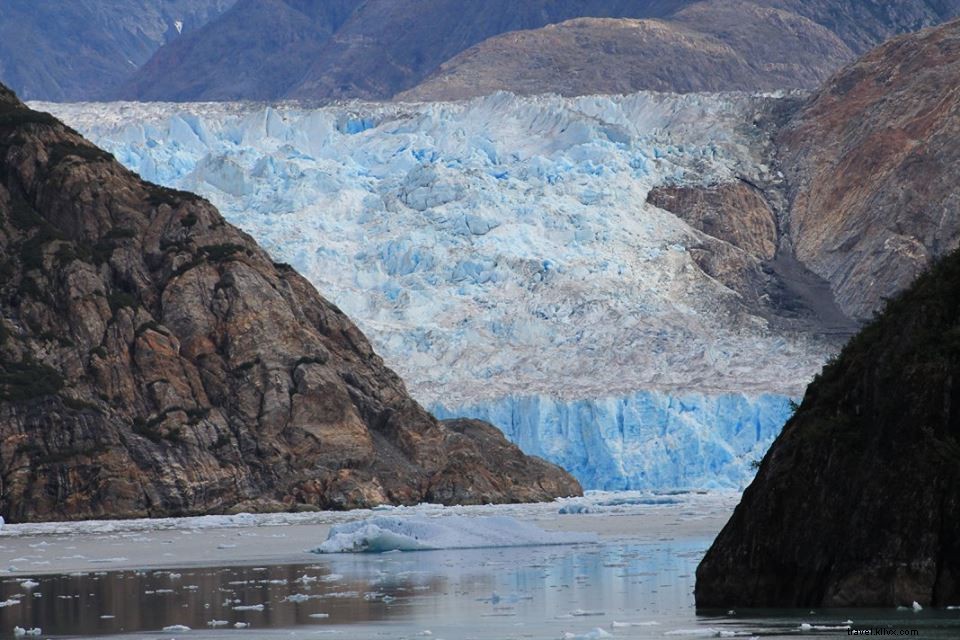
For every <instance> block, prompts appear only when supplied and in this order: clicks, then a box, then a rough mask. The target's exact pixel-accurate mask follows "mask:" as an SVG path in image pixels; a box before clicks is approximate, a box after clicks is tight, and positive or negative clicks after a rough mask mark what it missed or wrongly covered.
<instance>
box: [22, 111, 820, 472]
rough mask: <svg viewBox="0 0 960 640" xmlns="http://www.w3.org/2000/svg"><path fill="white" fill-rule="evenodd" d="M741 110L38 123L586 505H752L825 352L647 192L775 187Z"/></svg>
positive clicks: (237, 115) (137, 116)
mask: <svg viewBox="0 0 960 640" xmlns="http://www.w3.org/2000/svg"><path fill="white" fill-rule="evenodd" d="M765 99H770V98H758V97H751V96H746V95H739V94H725V95H696V94H688V95H682V96H671V95H661V94H650V93H639V94H634V95H630V96H625V97H611V96H603V97H583V98H574V99H565V98H560V97H556V96H541V97H529V98H519V97H515V96H513V95H510V94H495V95H493V96H489V97H486V98H481V99H476V100H473V101H469V102H464V103H424V104H400V103H398V104H368V103H345V104H336V105H331V106H324V107H318V108H310V107H306V106H303V105H297V104H282V105H274V106H264V105H254V104H230V103H217V104H212V103H199V104H149V103H147V104H142V103H108V104H70V105H64V104H37V105H34V106H35V107H36V108H40V109H43V110H47V111H51V112H53V113H54V114H55V115H57V116H58V117H60V118H62V119H63V120H64V121H66V122H67V123H68V124H71V125H72V126H74V127H76V128H77V129H79V130H80V131H81V132H82V133H84V134H85V135H87V136H88V137H90V138H91V139H92V140H93V141H94V142H95V143H96V144H98V145H100V146H101V147H103V148H105V149H107V150H109V151H111V152H112V153H114V154H115V155H116V157H117V159H118V160H119V161H120V162H122V163H123V164H125V165H126V166H127V167H129V168H130V169H133V170H135V171H137V172H139V173H141V174H142V175H143V176H144V177H145V178H147V179H149V180H153V181H156V182H158V183H161V184H164V185H168V186H173V187H177V188H181V189H187V190H191V191H196V192H198V193H201V194H203V195H204V196H206V197H208V198H209V199H210V200H211V201H212V202H213V203H214V204H216V205H217V206H218V207H219V208H220V210H221V211H222V212H223V213H224V215H225V216H226V217H227V218H228V219H229V220H230V221H231V222H233V223H234V224H237V225H238V226H240V227H241V228H243V229H244V230H246V231H247V232H249V233H250V234H252V235H253V236H254V237H255V238H256V239H257V240H258V241H259V242H260V243H261V244H262V245H263V246H265V247H266V248H267V249H268V250H269V251H270V252H271V253H272V254H273V256H274V258H275V259H276V260H278V261H284V262H288V263H290V264H292V265H293V266H294V267H295V268H297V269H298V270H299V271H301V272H302V273H303V274H304V275H306V276H307V277H308V278H310V279H311V280H312V281H313V283H314V284H315V285H316V286H317V287H318V288H319V289H320V290H321V291H323V292H324V293H325V294H326V295H327V296H328V297H330V298H331V299H332V300H333V301H334V302H335V303H336V304H337V305H338V306H340V307H341V308H342V309H343V310H344V311H345V312H346V313H347V314H348V315H350V316H351V317H352V318H354V319H356V320H357V322H358V324H359V325H360V326H361V328H362V329H363V330H364V331H365V332H366V333H367V335H369V336H370V338H371V339H372V341H373V342H374V344H375V346H376V348H377V349H378V351H379V352H380V353H382V354H383V356H384V357H385V359H386V360H387V363H388V364H389V365H390V366H391V367H393V368H395V369H396V370H397V371H398V372H399V373H400V374H401V375H402V376H403V377H404V379H405V380H406V381H407V384H408V386H409V387H410V389H411V391H412V393H413V394H414V396H415V397H417V398H418V399H419V400H420V401H421V402H423V403H424V404H425V405H427V406H431V407H434V408H436V409H437V410H438V412H439V413H441V414H444V415H450V414H453V413H465V414H468V415H471V416H482V417H484V418H486V419H488V420H490V421H491V422H493V423H494V424H496V425H497V426H499V427H500V428H502V429H503V430H504V431H505V432H506V433H507V434H508V436H509V437H511V438H513V439H514V440H515V441H516V442H518V443H519V444H520V445H521V446H522V447H524V448H525V449H526V450H527V451H529V452H531V453H535V454H539V455H543V456H544V457H546V458H547V459H550V460H553V461H556V462H558V463H560V464H562V465H564V466H566V467H567V468H568V469H570V470H571V471H572V472H574V474H575V475H577V477H578V478H579V479H580V480H581V481H582V482H584V485H585V486H586V487H606V488H622V487H633V488H664V487H703V486H726V487H739V486H742V485H743V484H744V483H745V482H746V481H747V480H748V479H749V477H750V476H751V474H752V470H751V468H750V465H749V463H750V461H751V460H753V459H754V458H759V457H760V455H761V454H762V452H763V451H764V450H765V449H766V447H767V446H768V445H769V443H770V441H771V440H772V438H773V437H774V436H775V434H776V433H777V431H778V429H779V427H780V426H781V424H782V422H783V421H784V420H785V418H786V416H787V414H788V411H789V410H788V407H787V400H786V398H787V397H788V396H796V395H798V394H799V392H800V391H801V390H802V388H803V387H804V385H805V384H806V383H807V382H808V380H809V379H810V378H811V377H812V374H813V373H814V372H815V371H816V370H818V369H819V367H820V365H821V363H822V362H823V360H824V358H825V354H826V352H827V347H825V346H824V345H823V344H821V343H819V342H817V341H816V340H814V339H810V338H807V337H805V336H803V335H798V334H791V333H786V332H782V331H779V330H777V329H775V328H773V327H771V326H770V325H769V324H768V322H767V320H765V319H764V318H762V317H759V316H758V315H752V314H751V313H749V312H746V311H745V310H744V309H743V307H742V306H740V305H738V296H737V294H736V293H735V292H733V291H731V290H730V289H728V288H726V287H725V286H723V285H722V284H721V283H719V282H718V281H716V280H714V279H713V278H711V277H709V276H707V275H706V274H705V273H704V272H703V271H702V270H701V269H700V268H699V267H698V266H697V264H696V263H695V262H694V260H693V259H692V257H691V248H692V247H693V246H694V245H696V244H697V242H698V238H699V235H698V234H699V232H697V231H695V230H694V229H692V228H691V227H689V226H688V225H687V224H686V223H684V222H683V221H682V220H680V219H679V218H678V217H676V216H674V215H673V214H671V213H669V212H667V211H664V210H661V209H658V208H656V207H653V206H651V205H648V204H646V202H645V200H646V195H647V193H648V191H649V190H650V188H651V187H653V186H656V185H661V184H667V183H696V184H709V183H713V182H716V181H722V180H726V179H732V178H734V177H737V176H743V177H747V178H752V177H755V178H757V179H764V178H767V177H769V172H770V169H769V168H768V167H766V166H764V164H763V162H762V160H761V155H760V153H759V152H758V151H757V147H758V143H757V137H758V134H757V133H756V132H755V131H751V129H750V127H749V125H748V123H749V122H750V121H751V117H750V114H751V113H752V112H753V111H754V110H755V109H757V106H758V103H759V101H760V100H765Z"/></svg>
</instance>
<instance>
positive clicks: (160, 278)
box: [0, 87, 580, 521]
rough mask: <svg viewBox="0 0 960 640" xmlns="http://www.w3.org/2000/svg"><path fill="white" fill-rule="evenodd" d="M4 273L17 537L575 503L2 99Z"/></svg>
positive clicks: (535, 463) (295, 281)
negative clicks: (126, 526)
mask: <svg viewBox="0 0 960 640" xmlns="http://www.w3.org/2000/svg"><path fill="white" fill-rule="evenodd" d="M0 274H2V277H0V514H2V515H3V516H4V517H5V518H6V519H7V520H8V521H22V520H28V519H29V520H50V519H78V518H115V517H135V516H166V515H183V514H196V513H209V512H223V511H228V510H267V509H296V508H317V507H321V508H351V507H361V506H368V505H373V504H377V503H414V502H418V501H423V500H427V501H432V502H442V503H454V502H457V503H479V502H504V501H529V500H543V499H550V498H553V497H555V496H560V495H569V494H577V493H579V492H580V487H579V485H578V484H577V483H576V481H575V480H574V479H573V478H571V477H570V476H569V475H568V474H566V473H565V472H563V471H561V470H560V469H558V468H556V467H554V466H553V465H550V464H548V463H546V462H544V461H542V460H539V459H535V458H530V457H527V456H524V455H523V454H522V453H521V452H520V451H519V449H517V448H516V447H515V446H513V445H511V444H509V443H508V442H507V441H506V440H505V439H504V438H503V436H502V435H501V434H500V433H499V432H498V431H496V430H495V429H493V428H492V427H490V426H489V425H485V424H483V423H476V422H470V421H458V422H454V423H450V424H442V423H439V422H438V421H437V420H435V419H434V418H433V417H432V416H431V415H429V414H428V413H427V412H426V411H424V410H423V409H422V408H421V407H420V406H419V405H418V404H417V403H416V402H415V401H414V400H412V399H411V398H410V397H409V396H408V395H407V393H406V391H405V389H404V386H403V383H402V382H401V381H400V380H399V378H398V377H397V376H396V375H395V374H394V373H393V372H392V371H390V370H389V369H387V368H386V367H385V366H384V364H383V362H382V361H381V359H380V358H379V357H378V356H377V355H376V354H375V353H373V351H372V350H371V348H370V345H369V343H368V342H367V340H366V339H365V337H364V336H363V335H362V334H361V333H360V331H359V330H358V329H357V328H356V327H355V326H354V325H353V323H351V322H350V320H349V319H348V318H346V317H345V316H344V315H343V314H342V313H341V312H340V311H339V310H338V309H337V308H336V307H334V306H333V305H332V304H330V303H329V302H327V301H326V300H324V299H323V298H321V297H320V296H319V295H318V294H317V292H316V291H315V290H314V289H313V287H312V286H311V285H310V284H309V283H308V282H307V281H306V280H305V279H304V278H302V277H300V276H299V275H298V274H297V273H295V272H294V271H293V270H292V269H290V268H289V267H287V266H285V265H281V264H274V263H273V262H271V261H270V259H269V257H268V256H267V254H266V253H265V252H264V251H263V250H261V249H260V248H259V247H258V246H257V245H256V244H255V243H254V242H253V240H252V239H250V238H249V237H248V236H247V235H245V234H243V233H242V232H240V231H239V230H237V229H236V228H234V227H232V226H231V225H229V224H227V223H226V222H224V220H223V218H222V217H221V216H220V215H219V213H218V212H217V211H216V210H215V209H214V207H213V206H212V205H210V204H209V203H208V202H206V201H205V200H203V199H201V198H199V197H197V196H194V195H192V194H189V193H183V192H176V191H172V190H169V189H164V188H160V187H157V186H156V185H152V184H150V183H147V182H144V181H142V180H140V179H139V178H138V177H137V176H136V175H135V174H133V173H131V172H129V171H127V170H126V169H124V168H123V167H122V166H120V165H119V164H118V163H117V162H115V161H114V160H113V158H112V157H111V156H110V155H109V154H106V153H105V152H103V151H101V150H99V149H97V148H95V147H93V146H92V145H90V144H89V143H88V142H86V141H85V140H84V139H83V138H82V137H81V136H79V135H78V134H77V133H75V132H74V131H72V130H70V129H69V128H67V127H66V126H64V125H63V124H61V123H60V122H58V121H57V120H55V119H54V118H53V117H52V116H50V115H48V114H44V113H39V112H35V111H32V110H30V109H28V108H26V107H25V106H24V105H23V104H22V103H20V102H19V101H18V100H17V99H16V97H15V96H14V95H13V94H12V93H11V92H9V91H8V90H7V89H5V88H2V87H0Z"/></svg>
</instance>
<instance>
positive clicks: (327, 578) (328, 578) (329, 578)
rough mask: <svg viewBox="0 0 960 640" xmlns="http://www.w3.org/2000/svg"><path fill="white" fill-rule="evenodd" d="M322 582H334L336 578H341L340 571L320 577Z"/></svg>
mask: <svg viewBox="0 0 960 640" xmlns="http://www.w3.org/2000/svg"><path fill="white" fill-rule="evenodd" d="M320 579H321V580H323V581H324V582H336V581H337V580H343V574H342V573H328V574H327V575H325V576H323V577H322V578H320Z"/></svg>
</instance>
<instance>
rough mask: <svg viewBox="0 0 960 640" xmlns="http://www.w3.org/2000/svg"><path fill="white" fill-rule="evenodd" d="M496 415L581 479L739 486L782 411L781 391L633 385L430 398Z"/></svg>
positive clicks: (608, 483) (528, 445)
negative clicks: (586, 392) (565, 395)
mask: <svg viewBox="0 0 960 640" xmlns="http://www.w3.org/2000/svg"><path fill="white" fill-rule="evenodd" d="M432 408H433V410H434V413H435V414H436V415H437V416H438V417H441V418H452V417H460V416H465V417H471V418H477V419H480V420H486V421H488V422H490V423H492V424H495V425H497V426H498V427H500V429H501V430H502V431H503V432H504V433H505V434H506V436H507V437H508V438H509V439H510V440H511V441H513V442H515V443H516V444H517V445H519V446H520V448H521V449H523V450H524V451H525V452H527V453H529V454H532V455H535V456H539V457H541V458H544V459H546V460H549V461H551V462H554V463H556V464H558V465H560V466H561V467H563V468H564V469H566V470H567V471H569V472H570V473H572V474H573V475H574V476H575V477H576V478H577V480H579V481H580V483H581V484H582V485H583V486H584V488H587V489H604V490H626V489H716V488H725V489H743V488H744V487H746V485H747V484H748V483H749V482H750V480H751V479H752V478H753V475H754V472H755V469H754V465H753V462H754V461H756V460H759V459H760V458H762V457H763V454H764V453H765V452H766V450H767V449H768V448H769V446H770V444H771V443H772V442H773V440H774V438H776V436H777V434H778V433H780V429H781V427H782V426H783V423H784V422H785V421H786V419H787V418H788V417H789V415H790V413H791V408H790V400H789V398H787V397H785V396H778V395H760V396H747V395H743V394H717V395H704V394H694V393H686V394H681V395H674V394H666V393H662V392H650V391H641V392H638V393H635V394H631V395H629V396H624V397H616V398H603V399H594V400H575V401H570V402H564V401H560V400H557V399H556V398H552V397H541V396H526V397H507V398H501V399H499V400H496V401H493V402H486V403H482V404H477V405H472V406H458V407H450V408H448V407H446V406H444V405H442V404H441V405H436V406H434V407H432Z"/></svg>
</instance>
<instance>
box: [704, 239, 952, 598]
mask: <svg viewBox="0 0 960 640" xmlns="http://www.w3.org/2000/svg"><path fill="white" fill-rule="evenodd" d="M958 322H960V253H957V252H955V253H953V254H951V255H949V256H948V257H947V258H945V259H944V260H943V261H942V262H940V263H939V264H937V265H935V266H934V267H932V268H931V270H930V271H929V272H927V273H925V274H924V275H922V276H921V277H920V278H919V280H918V281H917V282H916V283H915V284H914V285H913V286H912V287H911V288H910V289H909V290H907V291H906V292H905V293H904V294H903V295H901V296H899V297H897V298H896V299H894V300H893V301H892V302H890V303H889V304H888V305H887V307H886V309H885V311H884V312H883V313H882V314H880V316H879V317H878V318H877V319H876V320H874V321H873V322H871V323H870V324H869V325H867V326H866V327H865V328H864V329H863V331H862V332H861V333H860V334H859V335H857V336H856V337H855V338H854V339H853V340H852V341H851V342H850V343H849V344H848V345H847V346H846V347H845V348H844V350H843V352H842V353H841V354H840V356H839V357H838V358H837V359H836V360H835V361H833V362H831V363H830V364H828V365H827V366H826V367H825V368H824V370H823V373H822V374H821V375H820V376H818V377H817V378H816V379H815V380H814V382H813V383H812V384H811V385H810V387H809V388H808V390H807V393H806V396H805V397H804V399H803V403H802V404H801V405H800V407H799V409H798V411H797V412H796V414H795V415H794V417H793V418H792V419H791V420H790V421H789V422H788V423H787V425H786V427H784V430H783V433H782V434H781V435H780V437H779V438H778V439H777V440H776V442H774V444H773V447H772V448H771V449H770V451H769V453H768V454H767V455H766V457H765V458H764V460H763V463H762V464H761V466H760V470H759V473H758V474H757V477H756V479H755V480H754V482H753V484H751V485H750V487H749V488H748V489H747V490H746V492H745V493H744V495H743V500H742V501H741V503H740V505H739V506H738V507H737V509H736V511H735V512H734V514H733V517H732V518H731V519H730V521H729V522H728V523H727V525H726V526H725V527H724V529H723V531H722V532H721V533H720V535H719V536H718V537H717V539H716V541H715V542H714V544H713V546H712V547H711V548H710V550H709V551H708V552H707V555H706V557H705V558H704V559H703V561H702V563H701V564H700V566H699V568H698V569H697V586H696V601H697V606H698V607H701V608H712V607H723V608H724V609H726V608H729V607H745V606H749V607H821V606H822V607H849V606H882V607H891V606H899V605H907V606H909V605H910V604H911V603H912V602H913V601H916V602H919V603H920V604H922V605H934V606H944V605H950V604H956V603H957V602H958V599H960V544H958V541H960V498H958V496H960V444H958V442H960V440H958V439H960V384H958V381H960V340H958V332H957V326H958Z"/></svg>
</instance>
